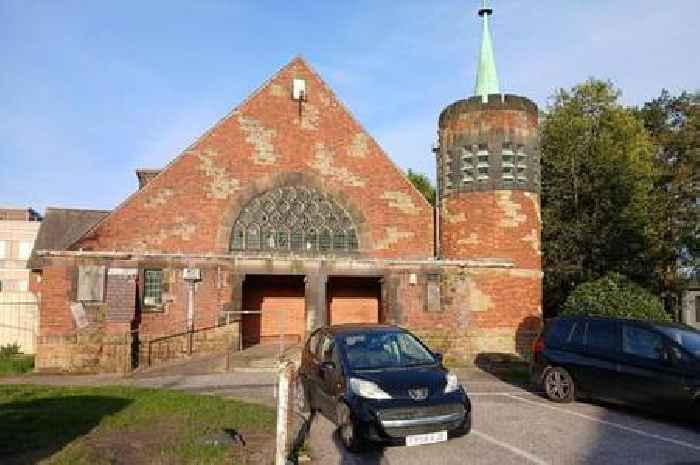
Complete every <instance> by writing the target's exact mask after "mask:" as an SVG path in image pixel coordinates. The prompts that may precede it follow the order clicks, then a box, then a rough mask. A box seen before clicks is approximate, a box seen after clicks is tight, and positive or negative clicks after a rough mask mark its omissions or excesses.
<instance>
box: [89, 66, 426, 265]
mask: <svg viewBox="0 0 700 465" xmlns="http://www.w3.org/2000/svg"><path fill="white" fill-rule="evenodd" d="M295 77H296V78H303V79H305V80H306V89H307V101H306V102H304V103H303V105H302V108H301V115H302V116H301V117H300V113H299V111H300V109H299V103H298V102H297V101H293V100H292V99H291V98H290V92H291V82H292V79H293V78H295ZM288 173H302V174H303V176H304V179H303V182H305V183H313V184H314V186H315V187H317V188H319V189H321V190H322V191H324V192H328V193H330V194H331V195H332V196H333V197H334V198H335V199H336V200H337V202H338V203H339V204H341V205H343V206H344V207H346V208H347V209H348V210H349V211H350V213H351V216H353V218H354V219H355V221H356V222H357V223H358V228H359V236H360V237H359V240H360V247H361V249H362V252H363V253H364V254H366V255H369V256H375V257H397V258H398V257H401V258H412V257H413V258H419V257H420V258H424V257H429V256H432V252H433V227H432V223H433V214H432V208H431V207H430V205H429V204H427V203H426V202H425V200H424V199H423V197H422V196H421V195H420V194H419V193H418V192H417V191H416V190H415V189H414V188H413V186H412V185H411V184H410V182H409V181H408V180H407V179H406V178H405V177H404V176H403V174H402V173H401V172H400V170H399V169H398V168H397V167H396V166H395V165H394V164H393V163H392V162H391V161H390V159H389V158H388V156H387V155H386V154H385V153H384V152H383V151H382V149H381V148H380V147H379V146H378V144H377V143H376V142H375V141H374V140H373V139H372V138H371V137H369V136H368V135H367V134H366V133H365V132H364V130H363V128H362V127H361V126H360V125H359V124H358V123H357V122H356V121H355V120H354V119H353V118H352V116H351V115H350V114H349V113H348V111H347V110H346V109H345V107H344V106H343V105H342V104H341V103H340V102H339V101H338V100H337V98H336V97H335V95H334V94H333V93H332V91H331V90H330V89H329V88H328V87H327V86H326V85H325V84H324V83H323V82H322V81H321V79H320V78H319V77H318V75H316V74H315V73H314V72H313V71H312V70H311V69H310V68H309V67H308V66H307V65H306V63H305V62H304V61H303V60H301V59H295V60H294V61H292V62H291V63H290V64H289V65H287V66H286V67H285V68H283V69H282V70H281V71H280V72H279V73H278V74H276V75H275V76H274V77H273V78H272V80H271V81H269V82H268V83H266V84H265V85H264V86H263V87H261V88H260V89H258V90H257V91H256V92H255V93H254V94H253V95H252V96H251V97H249V98H248V99H247V100H246V101H244V102H243V103H242V104H241V105H240V106H239V107H238V108H237V109H236V110H235V111H234V112H233V113H231V114H230V115H229V116H227V117H226V118H224V119H223V120H222V121H221V122H220V123H218V124H217V125H216V126H215V127H214V128H213V129H212V130H210V131H209V132H208V133H206V134H205V135H204V136H202V138H200V139H199V140H198V141H197V142H196V143H195V144H193V145H192V146H191V147H190V148H189V149H188V150H187V151H185V152H184V153H183V154H182V155H181V156H180V157H178V158H177V159H175V160H174V161H173V162H172V163H171V164H170V165H168V166H167V167H166V168H165V170H164V171H163V172H162V173H161V174H160V175H159V176H157V177H156V178H155V179H153V180H152V181H151V182H149V183H148V184H147V185H146V186H145V187H144V188H143V189H141V190H140V191H138V192H136V193H135V194H134V195H133V196H132V197H130V198H129V199H128V200H127V201H126V202H125V203H124V204H122V205H121V206H120V207H118V208H117V209H116V210H115V211H114V212H113V213H112V214H111V215H110V216H109V217H108V218H107V219H106V220H105V221H104V222H103V223H101V224H100V225H99V226H98V227H97V229H96V230H95V231H94V233H93V234H92V235H90V236H89V237H88V238H86V239H85V240H83V241H82V242H80V243H79V244H78V245H77V246H76V247H83V248H86V249H88V248H92V249H96V250H149V251H182V252H199V253H212V252H213V253H226V252H227V251H228V246H229V240H230V229H231V226H232V225H233V222H234V221H235V219H236V216H237V212H238V211H239V210H240V208H241V207H242V204H243V203H245V202H246V201H247V200H249V199H250V198H252V196H254V195H256V194H259V193H261V192H263V191H265V190H267V189H269V188H271V187H274V186H275V185H276V183H277V182H280V179H281V178H280V176H281V175H284V174H288Z"/></svg>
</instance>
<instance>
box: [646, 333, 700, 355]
mask: <svg viewBox="0 0 700 465" xmlns="http://www.w3.org/2000/svg"><path fill="white" fill-rule="evenodd" d="M657 329H658V330H659V331H661V332H663V333H664V334H666V336H668V337H670V338H671V339H673V340H674V341H675V342H676V343H678V345H680V346H681V347H683V348H684V349H685V350H687V351H688V352H690V353H691V354H693V355H695V356H696V357H700V332H698V331H693V330H692V329H683V328H673V327H670V326H659V327H657Z"/></svg>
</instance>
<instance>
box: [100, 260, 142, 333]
mask: <svg viewBox="0 0 700 465" xmlns="http://www.w3.org/2000/svg"><path fill="white" fill-rule="evenodd" d="M137 276H138V271H137V270H136V269H134V268H110V269H109V271H108V273H107V298H106V301H107V312H106V315H105V319H106V320H107V321H123V322H128V321H131V320H133V319H134V315H135V313H136V278H137Z"/></svg>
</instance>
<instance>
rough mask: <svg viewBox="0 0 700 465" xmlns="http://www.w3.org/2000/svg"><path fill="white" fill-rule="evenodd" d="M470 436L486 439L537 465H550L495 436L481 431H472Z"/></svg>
mask: <svg viewBox="0 0 700 465" xmlns="http://www.w3.org/2000/svg"><path fill="white" fill-rule="evenodd" d="M469 434H470V435H472V434H473V435H476V436H477V437H479V438H481V439H484V440H486V441H488V442H490V443H492V444H495V445H497V446H500V447H502V448H504V449H507V450H509V451H510V452H512V453H514V454H516V455H519V456H520V457H524V458H526V459H528V460H529V461H531V462H533V463H536V464H537V465H549V463H548V462H545V461H544V460H542V459H540V458H539V457H536V456H534V455H532V454H530V453H529V452H526V451H524V450H522V449H519V448H517V447H515V446H511V445H510V444H508V443H505V442H503V441H499V440H498V439H496V438H494V437H493V436H489V435H488V434H486V433H482V432H481V431H477V430H475V429H472V430H471V432H470V433H469Z"/></svg>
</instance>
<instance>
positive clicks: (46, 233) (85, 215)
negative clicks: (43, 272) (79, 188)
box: [34, 207, 109, 250]
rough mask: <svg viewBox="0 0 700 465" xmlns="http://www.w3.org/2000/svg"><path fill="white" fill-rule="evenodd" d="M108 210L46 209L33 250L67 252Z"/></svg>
mask: <svg viewBox="0 0 700 465" xmlns="http://www.w3.org/2000/svg"><path fill="white" fill-rule="evenodd" d="M108 213H109V210H79V209H73V208H54V207H48V208H47V209H46V215H45V216H44V220H43V221H42V222H41V227H40V228H39V233H38V234H37V237H36V242H35V243H34V250H67V249H68V247H70V246H71V245H72V244H73V243H74V242H75V241H77V240H78V239H80V237H82V235H83V234H85V232H86V231H87V230H88V229H90V228H91V227H92V226H94V225H95V224H96V223H97V222H98V221H100V220H101V219H102V218H104V217H105V216H107V214H108Z"/></svg>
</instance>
